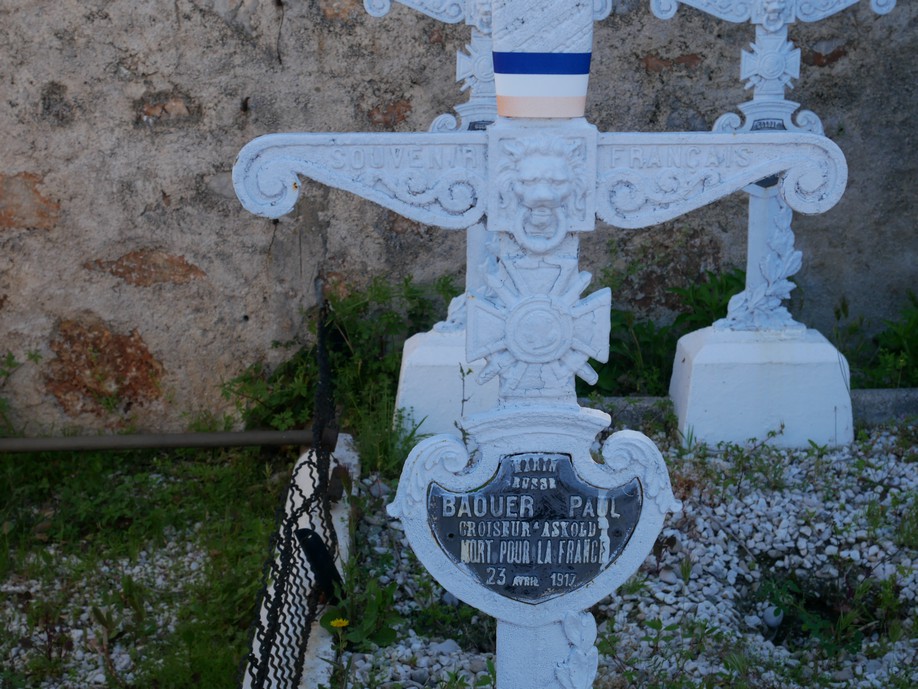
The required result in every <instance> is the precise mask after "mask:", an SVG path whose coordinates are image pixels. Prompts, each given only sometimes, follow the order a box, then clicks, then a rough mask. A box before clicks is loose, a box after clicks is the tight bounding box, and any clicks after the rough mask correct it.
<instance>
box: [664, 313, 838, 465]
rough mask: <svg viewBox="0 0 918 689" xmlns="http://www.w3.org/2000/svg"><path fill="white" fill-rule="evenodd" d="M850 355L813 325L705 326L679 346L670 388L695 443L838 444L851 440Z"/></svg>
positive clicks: (683, 425) (683, 428) (682, 424)
mask: <svg viewBox="0 0 918 689" xmlns="http://www.w3.org/2000/svg"><path fill="white" fill-rule="evenodd" d="M849 380H850V376H849V370H848V362H847V361H846V360H845V358H844V356H842V355H841V353H840V352H839V351H838V350H837V349H835V347H833V346H832V345H831V344H830V343H829V341H828V340H826V338H825V337H823V336H822V335H821V334H820V333H818V332H817V331H815V330H802V331H796V332H783V331H757V332H738V331H729V330H723V331H721V330H715V329H714V328H704V329H702V330H696V331H695V332H693V333H689V334H688V335H685V336H684V337H682V338H681V339H680V340H679V344H678V346H677V348H676V361H675V364H674V366H673V377H672V381H671V382H670V387H669V394H670V397H671V398H672V400H673V406H674V407H675V410H676V415H677V416H678V418H679V430H680V432H681V433H682V434H683V436H684V437H685V438H686V439H687V440H688V439H691V440H692V441H693V442H704V443H706V444H708V445H709V446H714V445H716V444H717V443H719V442H728V443H744V442H746V441H747V440H749V439H750V438H756V439H764V438H766V437H767V435H768V433H769V432H770V431H778V430H779V429H781V427H782V426H783V429H784V430H783V432H781V433H780V435H778V436H776V437H775V438H774V439H772V440H771V444H773V445H775V446H778V447H787V448H807V447H809V446H810V441H811V440H812V441H813V442H815V443H818V444H820V445H829V446H830V447H835V446H839V445H846V444H848V443H850V442H852V440H853V439H854V431H853V423H852V419H851V394H850V391H849V390H850V388H849Z"/></svg>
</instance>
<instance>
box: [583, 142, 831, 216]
mask: <svg viewBox="0 0 918 689" xmlns="http://www.w3.org/2000/svg"><path fill="white" fill-rule="evenodd" d="M598 168H599V170H600V171H601V172H600V175H599V178H598V180H597V199H596V210H597V215H599V217H600V218H602V219H603V220H605V221H606V222H607V223H609V224H610V225H613V226H615V227H625V228H637V227H648V226H650V225H655V224H657V223H661V222H665V221H666V220H672V219H673V218H676V217H678V216H680V215H682V214H684V213H687V212H689V211H691V210H694V209H696V208H701V207H702V206H704V205H707V204H709V203H711V202H712V201H715V200H717V199H720V198H723V197H724V196H727V195H729V194H732V193H733V192H735V191H739V190H740V189H742V188H743V187H745V186H747V185H748V184H752V183H754V182H757V181H759V180H762V179H765V178H768V177H771V176H774V175H780V176H781V194H782V195H783V197H784V199H785V201H786V202H787V204H788V205H789V206H790V207H791V208H793V209H794V210H796V211H799V212H801V213H822V212H824V211H826V210H828V209H829V208H831V207H832V206H834V205H835V204H836V203H837V202H838V200H839V199H840V198H841V196H842V193H843V192H844V190H845V184H846V183H847V178H848V167H847V165H846V163H845V158H844V155H843V154H842V152H841V150H840V149H839V148H838V146H836V145H835V144H834V143H833V142H832V141H830V140H829V139H826V138H825V137H822V136H816V135H814V134H773V135H770V136H767V137H763V136H761V135H760V134H714V133H712V134H707V133H678V134H670V133H665V134H602V135H600V137H599V152H598Z"/></svg>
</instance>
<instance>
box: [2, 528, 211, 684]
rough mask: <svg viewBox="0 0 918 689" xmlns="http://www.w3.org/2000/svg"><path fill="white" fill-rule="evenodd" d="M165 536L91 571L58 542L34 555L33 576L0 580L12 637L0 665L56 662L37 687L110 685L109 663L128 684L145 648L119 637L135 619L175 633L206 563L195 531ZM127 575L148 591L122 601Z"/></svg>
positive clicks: (4, 616) (7, 628) (16, 667)
mask: <svg viewBox="0 0 918 689" xmlns="http://www.w3.org/2000/svg"><path fill="white" fill-rule="evenodd" d="M165 540H166V542H167V545H166V546H164V547H163V548H159V549H157V550H155V551H151V550H142V551H141V552H140V553H138V555H137V557H136V558H134V559H130V560H129V559H127V558H124V559H119V560H110V561H104V562H101V563H98V564H97V565H96V566H94V567H92V568H91V569H88V568H87V567H86V565H85V563H83V562H82V561H81V560H80V558H79V557H76V556H63V555H60V554H58V553H57V549H56V548H55V547H54V546H53V545H52V546H48V547H47V548H46V549H45V550H43V551H40V555H35V554H33V555H31V556H30V561H29V562H28V569H29V570H30V571H31V572H34V575H33V576H30V577H12V578H10V579H7V580H6V581H4V582H2V583H0V628H2V629H3V630H4V631H5V634H3V635H0V639H5V640H7V641H6V642H5V643H4V642H0V669H3V668H4V667H6V668H9V669H10V670H13V671H23V670H25V669H26V665H27V664H30V663H35V662H36V658H41V662H43V663H46V666H48V667H50V666H56V667H57V668H59V670H60V671H59V672H55V673H53V674H54V675H60V676H59V677H58V676H55V677H49V678H48V679H45V680H44V681H42V682H41V683H40V684H38V685H37V687H39V688H40V689H83V688H85V687H94V686H95V687H99V686H106V685H107V684H108V683H109V680H108V679H106V670H107V669H108V670H109V674H111V675H113V676H115V675H117V676H118V677H119V678H120V679H121V680H122V681H123V682H124V683H125V685H131V684H132V683H133V682H134V679H135V677H134V669H135V664H136V662H137V661H138V659H140V658H142V657H144V656H145V655H146V649H145V648H144V646H143V644H140V645H138V644H136V643H134V642H133V641H132V642H130V643H129V644H128V645H125V644H123V643H121V642H120V641H119V640H120V639H121V638H122V637H133V636H135V635H133V634H129V632H131V631H132V625H152V627H153V628H154V629H157V630H161V632H162V633H163V634H166V633H171V632H172V631H174V629H175V626H174V625H175V614H176V611H177V610H178V608H179V606H180V605H181V603H182V598H183V592H184V591H185V590H186V589H188V588H189V587H190V586H192V585H193V584H195V583H196V582H197V581H198V580H199V579H200V576H201V574H202V573H203V569H204V563H205V558H206V555H205V554H204V553H203V552H202V551H200V550H199V549H198V548H197V547H196V546H195V545H194V540H195V539H194V533H188V534H179V533H175V532H171V531H170V532H167V533H166V539H165ZM126 579H130V580H131V581H132V582H134V584H136V585H137V587H136V588H137V590H143V591H144V592H145V593H144V594H143V595H142V596H138V597H136V598H134V599H132V600H125V598H129V596H128V595H126V592H127V593H129V591H130V589H129V588H126V587H125V581H126ZM128 586H130V585H128ZM42 617H44V619H40V618H42ZM36 649H37V650H38V651H40V653H35V651H36ZM112 670H113V671H114V672H111V671H112ZM112 686H117V685H115V684H112ZM2 688H3V683H2V681H0V689H2Z"/></svg>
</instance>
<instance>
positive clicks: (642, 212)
mask: <svg viewBox="0 0 918 689" xmlns="http://www.w3.org/2000/svg"><path fill="white" fill-rule="evenodd" d="M720 182H721V175H720V173H718V172H717V171H714V170H702V171H698V172H695V171H686V170H675V169H668V170H665V171H663V172H659V173H654V174H644V173H641V172H637V171H635V170H616V171H614V172H612V173H610V174H608V175H605V176H603V177H602V178H600V181H599V184H598V187H599V197H598V199H597V201H598V206H599V215H600V217H601V218H602V219H603V220H605V221H606V222H609V223H611V224H613V225H617V226H620V227H632V225H631V224H630V223H631V222H640V223H646V222H649V221H650V217H649V216H650V215H651V214H652V215H653V216H654V220H656V217H657V215H658V214H657V213H654V211H653V209H654V208H658V209H659V214H660V215H667V209H668V208H669V207H670V206H671V205H672V204H676V203H680V202H681V203H683V204H689V203H691V199H692V197H694V196H699V195H700V194H701V193H702V192H704V191H705V190H706V189H708V188H710V187H712V186H714V185H717V184H719V183H720ZM632 218H633V220H632ZM619 223H621V224H619ZM634 226H636V227H640V226H642V225H634Z"/></svg>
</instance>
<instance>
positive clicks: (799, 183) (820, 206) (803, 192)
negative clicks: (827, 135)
mask: <svg viewBox="0 0 918 689" xmlns="http://www.w3.org/2000/svg"><path fill="white" fill-rule="evenodd" d="M826 143H831V142H829V141H828V140H827V142H826ZM840 160H841V164H839V161H838V160H837V159H833V158H830V157H829V156H824V157H818V158H807V159H805V160H803V161H801V162H800V163H799V164H797V165H794V166H793V167H791V168H790V169H789V170H788V171H787V173H786V174H785V176H784V179H783V181H782V184H781V193H782V195H783V196H784V200H785V201H786V202H787V204H788V205H789V206H790V207H791V208H793V209H795V210H797V211H800V212H801V213H824V212H825V211H827V210H828V209H830V208H831V207H832V206H834V205H835V204H836V203H838V199H839V198H840V197H841V194H842V192H844V190H845V185H846V183H847V181H848V166H847V165H845V164H844V158H840Z"/></svg>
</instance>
